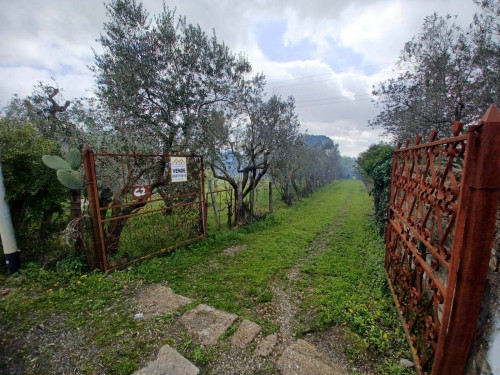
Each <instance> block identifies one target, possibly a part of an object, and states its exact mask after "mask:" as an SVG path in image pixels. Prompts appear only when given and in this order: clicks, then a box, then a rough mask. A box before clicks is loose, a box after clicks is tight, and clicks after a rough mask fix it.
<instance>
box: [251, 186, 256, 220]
mask: <svg viewBox="0 0 500 375" xmlns="http://www.w3.org/2000/svg"><path fill="white" fill-rule="evenodd" d="M251 185H252V190H250V222H252V221H253V209H254V205H255V179H254V178H252V182H251Z"/></svg>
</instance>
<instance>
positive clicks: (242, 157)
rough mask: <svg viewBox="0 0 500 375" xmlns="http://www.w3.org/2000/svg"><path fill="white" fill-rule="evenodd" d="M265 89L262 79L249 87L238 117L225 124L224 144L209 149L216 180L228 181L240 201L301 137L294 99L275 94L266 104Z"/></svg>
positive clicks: (244, 91) (245, 92)
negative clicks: (239, 197) (228, 160)
mask: <svg viewBox="0 0 500 375" xmlns="http://www.w3.org/2000/svg"><path fill="white" fill-rule="evenodd" d="M262 87H263V77H262V76H257V77H255V79H254V80H253V82H252V81H250V82H248V83H247V84H246V87H245V89H243V90H242V91H241V93H240V96H239V99H238V102H237V103H236V107H235V108H236V114H235V116H234V117H231V118H229V119H227V120H226V121H225V126H226V129H227V130H226V132H225V136H226V138H225V142H224V143H223V144H220V143H211V145H210V149H209V150H207V155H208V163H209V165H210V168H211V169H212V172H213V174H214V177H217V178H220V179H222V180H225V181H227V182H228V183H229V184H230V185H231V186H232V187H233V189H234V191H235V192H236V194H241V195H242V196H241V198H245V197H246V196H247V195H248V194H249V193H250V192H251V191H252V190H253V189H255V187H256V186H257V185H258V184H259V182H260V181H261V180H262V178H263V177H264V176H265V175H266V174H267V173H268V172H269V171H270V169H271V166H272V165H275V163H278V161H279V160H281V159H282V158H284V157H285V156H286V154H287V152H288V151H290V149H291V148H292V147H293V145H294V144H295V142H296V140H297V138H298V137H299V126H300V123H299V121H298V118H297V114H296V113H295V100H294V99H293V97H289V98H287V99H285V100H284V99H282V98H280V97H279V96H276V95H273V96H272V97H270V98H269V99H268V100H267V101H266V100H264V98H263V94H262ZM228 157H229V158H230V159H233V160H234V164H235V166H234V168H231V163H228V162H227V159H228ZM238 180H240V181H241V190H239V189H238Z"/></svg>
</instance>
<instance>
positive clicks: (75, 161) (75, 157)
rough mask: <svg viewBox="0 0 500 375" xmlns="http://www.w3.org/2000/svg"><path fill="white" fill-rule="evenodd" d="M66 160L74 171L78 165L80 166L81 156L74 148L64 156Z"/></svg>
mask: <svg viewBox="0 0 500 375" xmlns="http://www.w3.org/2000/svg"><path fill="white" fill-rule="evenodd" d="M66 160H67V161H68V163H69V165H70V166H71V169H73V170H75V171H76V170H77V169H78V168H79V167H80V165H82V154H81V153H80V151H78V150H77V149H76V148H73V149H71V150H69V152H68V155H66Z"/></svg>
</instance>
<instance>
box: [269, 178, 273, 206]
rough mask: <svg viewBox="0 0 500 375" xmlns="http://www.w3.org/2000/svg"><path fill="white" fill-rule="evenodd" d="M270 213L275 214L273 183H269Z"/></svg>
mask: <svg viewBox="0 0 500 375" xmlns="http://www.w3.org/2000/svg"><path fill="white" fill-rule="evenodd" d="M269 213H271V214H272V213H273V183H272V182H271V181H269Z"/></svg>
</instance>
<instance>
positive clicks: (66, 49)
mask: <svg viewBox="0 0 500 375" xmlns="http://www.w3.org/2000/svg"><path fill="white" fill-rule="evenodd" d="M143 4H144V7H145V8H146V9H147V10H148V12H149V13H150V15H154V14H158V13H160V12H161V10H162V2H161V1H160V0H144V1H143ZM165 4H166V5H167V6H169V7H171V8H174V7H175V8H176V9H177V14H179V15H183V16H186V18H187V21H188V22H189V23H192V24H199V25H200V26H201V27H202V29H203V30H204V31H205V32H207V33H211V32H212V30H215V32H216V34H217V37H218V38H219V40H222V41H224V42H225V43H226V44H227V45H228V46H229V47H230V48H231V50H232V52H234V53H239V52H242V53H244V54H245V55H246V56H247V57H248V59H249V61H250V62H251V64H252V67H253V71H254V72H262V73H264V74H265V75H266V80H267V86H266V88H267V92H268V94H269V95H271V94H273V93H277V94H281V95H282V96H283V97H286V96H288V95H293V96H294V97H295V99H296V107H297V113H298V115H299V118H300V120H301V123H302V130H303V131H307V132H308V133H309V134H322V135H326V136H328V137H330V138H331V139H333V140H334V141H335V142H336V143H338V144H339V148H340V152H341V154H343V155H346V156H356V155H358V154H359V153H360V152H362V151H363V150H365V149H366V148H367V147H368V146H369V145H370V144H373V143H378V142H379V141H381V140H382V139H383V138H381V135H382V130H381V129H372V128H370V127H369V126H368V121H369V120H370V119H373V118H374V117H375V116H376V115H377V113H378V109H377V108H376V107H375V105H374V104H373V102H372V100H371V99H370V93H371V91H372V89H373V86H374V85H377V84H378V83H379V82H381V81H383V80H385V79H387V78H389V77H391V76H394V75H396V74H397V73H398V71H397V68H396V66H395V62H396V61H397V60H398V56H399V54H400V51H401V49H402V48H403V47H404V44H405V43H406V42H407V41H409V40H411V38H412V37H413V36H415V35H416V34H417V33H418V32H419V30H420V27H421V25H422V22H423V19H424V17H426V16H429V15H431V14H432V13H433V12H437V13H439V14H442V15H445V14H447V13H448V14H452V15H457V16H458V18H457V23H458V24H460V25H463V26H467V25H468V24H469V23H470V22H471V21H472V17H473V15H474V13H475V12H477V11H478V9H479V8H478V7H477V6H476V5H475V4H474V3H473V1H472V0H286V1H285V0H245V1H240V0H216V1H214V0H173V1H165ZM0 9H2V12H1V13H0V82H1V84H0V107H2V106H5V105H6V104H7V103H8V101H9V99H10V98H11V97H12V95H13V94H18V95H19V96H21V97H23V96H26V95H29V94H30V93H31V91H32V88H33V86H34V85H35V84H37V82H39V81H43V82H44V83H52V82H53V81H52V80H55V82H56V83H57V85H58V86H59V88H60V89H61V91H62V93H63V94H64V97H65V98H66V99H71V98H73V97H81V96H91V95H92V94H93V88H94V77H93V74H92V73H91V71H90V69H89V66H91V65H92V64H93V62H94V52H93V50H96V51H99V50H100V46H99V44H98V42H97V41H96V39H97V38H98V37H99V35H100V33H101V32H102V25H103V22H105V20H106V14H105V9H104V3H103V1H102V0H43V1H40V0H15V1H14V0H0Z"/></svg>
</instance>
